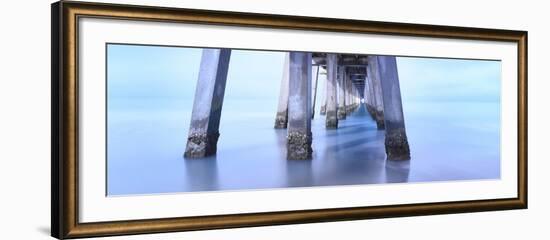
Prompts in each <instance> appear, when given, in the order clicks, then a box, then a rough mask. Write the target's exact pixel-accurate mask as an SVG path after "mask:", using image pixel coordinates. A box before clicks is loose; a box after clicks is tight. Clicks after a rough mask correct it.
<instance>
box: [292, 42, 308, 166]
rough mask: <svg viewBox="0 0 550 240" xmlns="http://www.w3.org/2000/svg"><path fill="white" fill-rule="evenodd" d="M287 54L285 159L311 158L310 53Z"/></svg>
mask: <svg viewBox="0 0 550 240" xmlns="http://www.w3.org/2000/svg"><path fill="white" fill-rule="evenodd" d="M289 56H290V57H289V58H290V67H289V96H288V103H289V104H288V129H287V131H288V133H287V159H289V160H301V159H311V154H312V152H313V150H312V148H311V142H312V135H311V107H312V105H311V53H304V52H291V53H290V54H289Z"/></svg>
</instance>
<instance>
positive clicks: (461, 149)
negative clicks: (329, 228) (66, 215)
mask: <svg viewBox="0 0 550 240" xmlns="http://www.w3.org/2000/svg"><path fill="white" fill-rule="evenodd" d="M191 107H192V102H191V101H174V100H158V99H156V100H154V101H153V100H149V101H143V100H141V101H140V100H136V99H125V100H122V99H110V100H109V107H108V108H109V111H108V137H107V138H108V153H107V157H108V160H107V183H108V184H107V185H108V186H107V187H108V194H109V195H128V194H152V193H174V192H189V191H212V190H241V189H260V188H262V189H265V188H281V187H310V186H329V185H345V184H380V183H398V182H429V181H453V180H474V179H495V178H499V177H500V148H499V147H500V144H499V141H500V124H499V123H500V110H499V108H500V105H499V103H498V102H439V103H433V102H404V109H405V119H406V127H407V134H408V137H409V144H410V148H411V157H412V159H411V160H410V161H404V162H386V161H385V152H384V132H383V131H378V130H377V129H376V124H375V122H374V121H373V120H372V119H371V118H370V116H369V115H368V114H367V113H366V111H365V109H363V108H360V109H358V110H357V111H356V112H355V113H353V115H352V116H349V117H348V118H347V119H346V120H342V121H340V127H339V129H338V130H325V128H324V116H320V115H319V114H318V111H317V113H316V115H315V119H314V120H313V122H312V131H313V151H314V152H313V160H310V161H289V160H286V147H285V140H286V139H285V137H286V130H275V129H273V123H274V117H275V109H276V102H274V101H260V100H254V101H251V100H246V101H245V100H240V101H239V100H231V101H227V100H226V101H225V103H224V107H223V114H222V120H221V126H220V134H221V136H220V139H219V142H218V152H217V155H216V156H213V157H209V158H205V159H184V158H183V157H182V156H183V152H184V150H185V144H186V139H187V131H188V128H189V120H190V116H191V112H190V110H191Z"/></svg>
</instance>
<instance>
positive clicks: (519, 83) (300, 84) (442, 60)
mask: <svg viewBox="0 0 550 240" xmlns="http://www.w3.org/2000/svg"><path fill="white" fill-rule="evenodd" d="M51 42H52V76H51V77H52V158H51V161H52V194H51V196H52V199H51V203H52V206H51V208H52V228H51V231H52V236H54V237H56V238H59V239H64V238H80V237H93V236H109V235H123V234H138V233H160V232H172V231H186V230H202V229H218V228H235V227H249V226H263V225H278V224H293V223H311V222H323V221H339V220H355V219H370V218H386V217H401V216H417V215H428V214H447V213H462V212H475V211H491V210H508V209H523V208H527V32H525V31H515V30H497V29H480V28H467V27H454V26H435V25H419V24H406V23H389V22H374V21H359V20H343V19H328V18H315V17H299V16H283V15H265V14H251V13H238V12H220V11H209V10H191V9H179V8H165V7H151V6H134V5H115V4H101V3H84V2H70V1H61V2H57V3H54V4H53V5H52V41H51Z"/></svg>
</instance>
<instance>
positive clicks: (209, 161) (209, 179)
mask: <svg viewBox="0 0 550 240" xmlns="http://www.w3.org/2000/svg"><path fill="white" fill-rule="evenodd" d="M185 176H186V181H187V188H188V191H213V190H218V189H219V181H218V162H217V159H216V156H212V157H208V158H201V159H193V158H190V159H185Z"/></svg>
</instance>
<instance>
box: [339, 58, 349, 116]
mask: <svg viewBox="0 0 550 240" xmlns="http://www.w3.org/2000/svg"><path fill="white" fill-rule="evenodd" d="M344 72H345V67H343V66H339V67H338V76H337V78H338V110H337V117H338V120H344V119H346V114H347V112H346V106H347V105H349V104H350V102H349V100H348V101H346V94H349V93H348V91H346V88H347V86H346V81H345V76H344V75H345V74H344Z"/></svg>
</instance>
